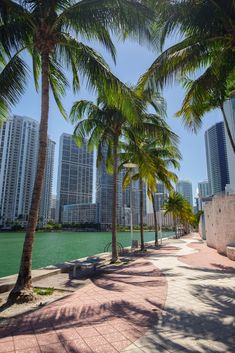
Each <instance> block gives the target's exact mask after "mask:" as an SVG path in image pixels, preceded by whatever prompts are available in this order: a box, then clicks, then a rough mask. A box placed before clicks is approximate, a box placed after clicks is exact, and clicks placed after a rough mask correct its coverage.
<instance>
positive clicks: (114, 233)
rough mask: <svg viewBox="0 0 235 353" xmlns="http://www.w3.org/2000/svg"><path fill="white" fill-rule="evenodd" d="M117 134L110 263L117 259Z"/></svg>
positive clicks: (115, 138)
mask: <svg viewBox="0 0 235 353" xmlns="http://www.w3.org/2000/svg"><path fill="white" fill-rule="evenodd" d="M118 140H119V138H118V136H115V137H114V142H113V204H112V260H111V262H112V263H115V262H116V261H117V259H118V251H117V177H118Z"/></svg>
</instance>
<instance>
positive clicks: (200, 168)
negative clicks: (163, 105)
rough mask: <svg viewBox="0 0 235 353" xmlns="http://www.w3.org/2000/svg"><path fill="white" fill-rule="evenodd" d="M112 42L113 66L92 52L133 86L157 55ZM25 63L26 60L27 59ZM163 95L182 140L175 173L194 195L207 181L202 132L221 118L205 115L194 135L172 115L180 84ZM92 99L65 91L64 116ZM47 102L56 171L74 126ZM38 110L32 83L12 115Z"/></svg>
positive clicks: (177, 105)
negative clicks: (62, 142)
mask: <svg viewBox="0 0 235 353" xmlns="http://www.w3.org/2000/svg"><path fill="white" fill-rule="evenodd" d="M114 42H115V45H116V47H117V53H118V55H117V64H116V66H115V65H114V63H113V61H112V60H111V59H110V57H109V56H108V54H107V52H106V51H105V50H104V49H103V48H102V47H100V46H98V45H96V44H94V48H95V49H96V50H98V51H99V52H100V53H101V54H102V55H103V56H104V58H105V59H106V60H107V62H108V64H109V65H110V68H111V69H112V71H113V72H114V74H116V75H117V76H118V77H119V78H120V79H121V80H123V82H125V83H129V84H136V82H137V80H138V78H139V76H140V75H141V74H143V73H144V71H145V70H146V69H147V68H148V67H149V65H150V64H151V63H152V61H153V59H154V58H155V57H156V55H157V53H156V52H153V51H150V50H149V49H148V48H146V47H143V46H142V47H141V46H140V45H138V44H137V43H134V42H132V41H130V40H127V41H126V42H125V43H121V42H118V41H117V40H116V39H114ZM168 44H169V45H171V44H172V43H170V42H169V43H168ZM136 57H138V58H139V60H135V58H136ZM26 60H28V59H27V58H26ZM130 67H131V70H130ZM66 75H68V79H69V80H70V79H71V74H67V73H66ZM163 95H164V96H165V99H166V102H167V115H168V119H167V122H168V123H169V124H170V126H171V127H172V129H173V131H174V132H175V133H177V134H178V135H179V137H180V139H181V142H180V150H181V152H182V154H183V160H182V162H181V170H180V171H179V173H178V174H179V178H180V179H189V180H191V181H192V184H193V192H194V194H195V192H196V188H197V183H198V181H199V180H204V179H206V178H207V172H206V157H205V146H204V132H205V130H206V129H207V128H208V127H210V125H212V124H213V123H214V122H217V121H220V120H221V119H222V116H221V113H220V111H219V110H215V111H213V112H211V113H208V114H207V115H206V116H205V119H203V126H202V129H201V130H199V131H198V133H197V134H196V135H195V134H193V133H191V132H189V130H188V129H186V128H185V127H184V124H183V121H182V120H181V119H179V118H174V114H175V113H176V112H177V111H178V110H179V108H180V105H181V102H182V100H183V97H184V90H183V89H182V88H181V87H180V86H179V84H177V83H176V84H175V85H174V86H173V87H171V88H169V87H167V88H165V89H164V92H163ZM95 98H96V95H95V93H90V92H88V90H87V89H86V87H85V84H84V85H82V87H81V90H80V92H79V94H78V95H77V96H76V97H75V96H74V94H73V92H72V90H68V92H67V96H66V97H65V99H64V101H63V102H64V106H65V108H66V110H67V112H69V111H70V108H71V107H72V104H73V102H74V101H75V100H79V99H89V100H94V99H95ZM50 101H51V102H50V118H49V136H51V138H52V139H53V140H55V141H56V150H55V170H57V168H58V165H57V163H58V162H57V161H58V155H59V136H60V135H61V134H62V133H63V132H65V133H70V134H71V133H72V132H73V126H72V125H71V124H70V123H69V122H68V121H66V120H64V119H63V118H62V117H61V115H60V113H59V111H58V109H57V107H56V104H55V102H54V100H53V98H52V97H51V99H50ZM39 106H40V96H39V95H38V94H37V93H36V92H35V88H34V83H33V81H32V80H31V81H30V82H29V85H28V89H27V90H26V93H25V94H24V96H23V97H22V98H21V100H20V102H19V103H18V104H17V105H16V106H15V108H14V109H13V112H17V113H18V114H20V115H28V116H31V117H34V118H36V119H37V120H39V111H38V107H39ZM189 146H190V148H189ZM56 185H57V180H56V176H55V178H54V181H53V193H55V192H56Z"/></svg>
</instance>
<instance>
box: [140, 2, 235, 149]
mask: <svg viewBox="0 0 235 353" xmlns="http://www.w3.org/2000/svg"><path fill="white" fill-rule="evenodd" d="M155 8H156V14H155V16H156V21H155V24H154V27H153V31H155V33H156V36H157V38H158V42H159V43H160V46H161V48H163V46H164V44H165V43H166V40H167V39H168V38H170V37H172V35H174V34H176V33H178V32H179V31H180V34H181V38H183V39H182V40H181V41H179V42H178V43H176V44H175V45H172V46H171V47H169V48H167V49H166V50H164V51H163V52H162V54H160V55H159V56H158V57H157V59H156V60H155V61H154V62H153V64H152V65H151V66H150V68H149V69H148V70H147V71H146V73H145V74H144V75H143V76H142V78H141V79H140V81H139V85H140V86H142V87H144V88H145V89H146V87H148V88H150V89H151V90H153V91H154V90H155V89H156V87H159V86H161V87H162V86H163V85H165V84H166V83H172V82H173V81H174V80H175V79H176V80H177V79H184V78H185V76H186V75H187V76H188V75H191V74H193V75H194V74H195V73H196V75H197V78H196V79H195V80H194V84H193V85H191V87H190V89H189V91H188V92H187V94H186V97H185V100H184V106H183V107H182V108H183V110H185V107H186V105H188V104H190V101H191V100H193V99H194V98H195V97H196V99H198V100H200V99H202V101H203V95H204V92H206V91H207V92H211V91H214V90H215V89H217V88H219V87H221V85H222V86H224V87H225V88H226V87H227V85H228V83H229V82H230V81H231V80H232V81H233V82H234V72H235V57H234V48H235V41H234V40H233V37H234V28H235V6H234V1H233V0H226V1H221V0H198V1H194V0H185V1H171V0H157V1H156V2H155ZM219 91H220V89H219ZM220 92H221V91H220ZM220 98H221V95H220ZM222 103H223V102H222ZM213 105H214V104H213ZM216 105H217V106H220V105H221V102H219V104H218V102H217V103H216ZM182 115H183V117H186V119H185V123H186V125H189V126H190V127H192V128H194V129H197V128H198V122H199V120H198V119H197V116H194V115H192V116H191V118H190V119H188V117H187V116H185V114H182ZM223 115H224V114H223ZM194 118H195V119H194ZM225 125H226V128H227V130H228V134H229V135H230V136H231V133H229V127H228V125H227V124H226V120H225ZM231 143H232V146H233V148H234V141H231Z"/></svg>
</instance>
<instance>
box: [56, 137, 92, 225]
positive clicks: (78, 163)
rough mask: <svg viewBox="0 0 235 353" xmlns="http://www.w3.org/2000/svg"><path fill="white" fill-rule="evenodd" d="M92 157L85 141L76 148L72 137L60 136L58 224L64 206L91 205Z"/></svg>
mask: <svg viewBox="0 0 235 353" xmlns="http://www.w3.org/2000/svg"><path fill="white" fill-rule="evenodd" d="M93 155H94V154H93V152H90V151H88V146H87V142H86V141H84V143H83V145H82V146H81V147H78V146H77V145H76V143H75V142H74V139H73V136H72V135H70V134H65V133H64V134H62V135H61V137H60V151H59V167H58V181H57V197H58V214H57V218H58V220H59V222H61V221H62V212H63V207H64V205H75V204H80V205H81V204H89V203H92V186H93V158H94V157H93Z"/></svg>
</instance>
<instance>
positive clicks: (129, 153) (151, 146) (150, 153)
mask: <svg viewBox="0 0 235 353" xmlns="http://www.w3.org/2000/svg"><path fill="white" fill-rule="evenodd" d="M158 119H159V117H158ZM146 120H147V119H146ZM156 120H157V119H156ZM145 123H146V124H148V122H144V123H143V125H144V126H145ZM155 124H156V122H155ZM155 129H156V131H155V134H156V133H158V139H156V136H155V137H154V138H149V137H146V134H143V131H144V130H143V129H142V131H141V132H140V131H138V129H133V133H132V134H131V135H130V136H129V140H128V141H127V142H124V143H122V151H123V152H122V153H121V161H122V164H121V166H123V165H125V164H126V163H128V162H131V163H134V164H135V165H136V166H137V172H136V173H135V174H134V176H133V177H132V179H134V180H137V179H139V183H140V239H141V250H144V229H143V192H144V190H143V183H145V184H146V185H147V193H148V196H149V197H150V198H151V199H152V202H153V207H154V214H155V218H154V220H155V244H156V245H157V244H158V231H157V219H156V211H155V202H154V192H155V191H156V179H157V178H158V179H159V180H161V181H162V182H163V183H164V184H165V185H166V187H167V188H168V189H170V188H172V185H171V181H176V175H175V174H174V173H173V172H171V171H170V170H168V167H169V166H174V167H178V159H179V158H180V153H179V151H178V149H177V147H176V146H175V145H174V144H175V142H176V141H177V137H176V135H175V134H173V133H172V131H171V130H170V129H169V128H168V127H167V126H165V129H166V130H165V131H164V133H165V134H164V139H162V135H161V134H162V133H163V130H164V129H161V130H160V131H159V127H158V125H156V126H155ZM152 134H154V129H152ZM166 135H168V136H166ZM163 140H164V143H163ZM130 181H131V176H130V171H127V172H126V174H125V176H124V180H123V186H124V188H125V187H126V186H127V185H128V184H129V183H130Z"/></svg>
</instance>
